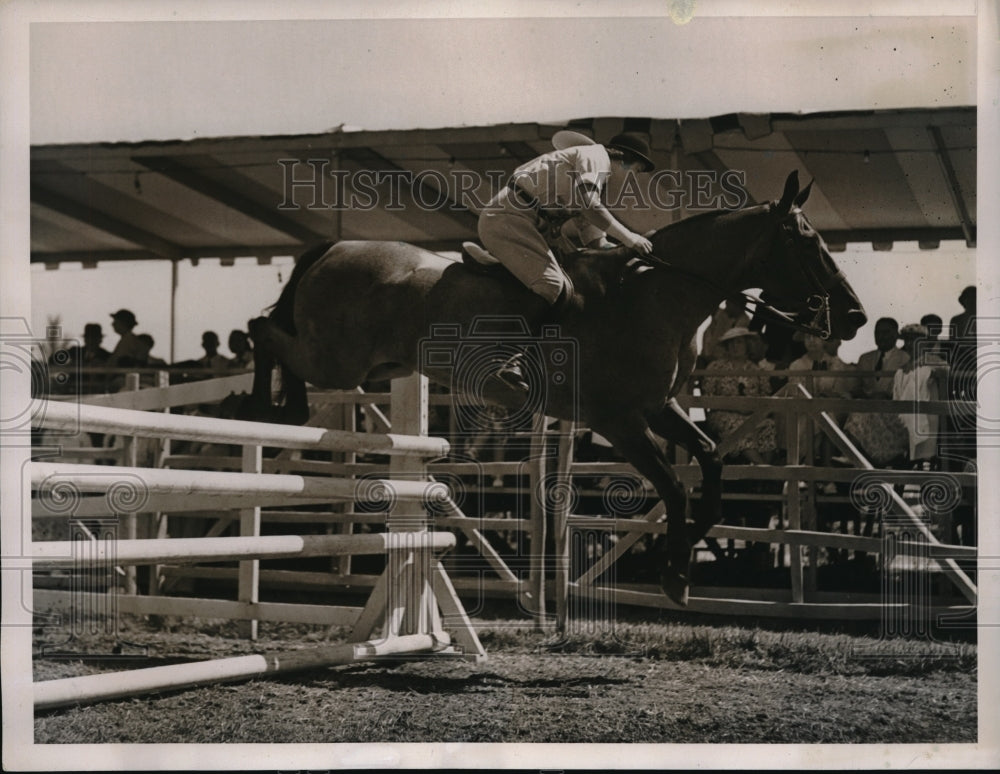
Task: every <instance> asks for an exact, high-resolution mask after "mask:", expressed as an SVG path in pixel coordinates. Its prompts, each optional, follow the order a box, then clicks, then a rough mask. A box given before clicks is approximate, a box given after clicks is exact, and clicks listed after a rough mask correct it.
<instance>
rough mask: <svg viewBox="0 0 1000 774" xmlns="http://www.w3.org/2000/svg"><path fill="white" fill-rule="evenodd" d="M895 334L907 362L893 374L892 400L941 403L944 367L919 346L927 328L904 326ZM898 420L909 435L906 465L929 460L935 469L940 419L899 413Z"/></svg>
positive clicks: (943, 390) (946, 368)
mask: <svg viewBox="0 0 1000 774" xmlns="http://www.w3.org/2000/svg"><path fill="white" fill-rule="evenodd" d="M899 335H900V336H901V337H902V339H903V351H904V352H906V353H907V354H908V355H909V356H910V361H909V362H908V363H906V364H905V365H904V366H903V367H902V368H900V369H899V370H898V371H896V374H895V377H894V380H893V386H892V397H893V399H895V400H906V401H913V402H919V401H928V400H943V399H944V396H945V395H946V389H947V384H948V366H947V364H946V363H945V362H944V361H943V360H941V359H940V358H938V357H936V356H935V355H933V354H932V353H930V352H928V351H927V350H926V349H925V348H924V347H922V346H920V344H921V342H922V341H924V340H925V339H926V338H927V336H928V332H927V328H925V327H924V326H923V325H904V326H903V329H902V330H901V331H900V332H899ZM899 418H900V419H901V420H902V422H903V424H904V425H905V426H906V430H907V432H908V433H909V440H910V443H909V456H910V462H911V463H913V464H916V463H918V462H924V461H929V462H930V463H931V468H932V469H936V468H937V467H938V466H939V465H938V463H939V460H938V455H937V435H938V428H939V426H940V420H941V417H940V416H939V415H937V414H916V413H914V412H912V411H910V412H907V413H904V414H900V417H899Z"/></svg>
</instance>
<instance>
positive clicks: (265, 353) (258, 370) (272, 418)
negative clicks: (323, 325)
mask: <svg viewBox="0 0 1000 774" xmlns="http://www.w3.org/2000/svg"><path fill="white" fill-rule="evenodd" d="M249 329H250V335H251V337H252V338H253V340H254V345H255V347H254V376H253V393H252V396H251V407H252V408H251V409H250V411H248V412H243V413H245V414H247V415H248V416H247V418H255V419H262V420H264V421H268V422H284V423H289V424H302V423H303V422H305V421H306V420H307V419H308V418H309V402H308V398H307V395H306V386H305V381H304V380H303V377H305V378H308V376H307V375H305V374H304V373H303V371H302V370H301V367H300V365H299V363H298V361H300V360H301V353H300V352H299V351H298V350H299V349H300V344H299V341H298V337H296V336H291V335H289V334H288V333H286V332H285V331H283V330H281V328H279V327H278V326H277V325H276V324H275V323H274V322H273V321H272V320H269V319H267V318H266V317H258V318H256V319H254V320H251V321H250V325H249ZM276 364H280V365H281V366H282V369H281V371H282V391H283V392H284V398H285V400H284V405H283V406H281V407H277V408H276V407H275V406H273V405H272V403H271V375H272V371H273V369H274V366H275V365H276Z"/></svg>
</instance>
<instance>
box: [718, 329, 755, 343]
mask: <svg viewBox="0 0 1000 774" xmlns="http://www.w3.org/2000/svg"><path fill="white" fill-rule="evenodd" d="M756 335H757V334H756V333H754V332H753V331H752V330H750V329H749V328H745V327H744V326H742V325H737V326H736V327H735V328H730V329H729V330H728V331H726V332H725V333H723V334H722V335H721V336H719V343H720V344H725V343H726V342H727V341H732V340H733V339H738V338H741V337H743V336H756Z"/></svg>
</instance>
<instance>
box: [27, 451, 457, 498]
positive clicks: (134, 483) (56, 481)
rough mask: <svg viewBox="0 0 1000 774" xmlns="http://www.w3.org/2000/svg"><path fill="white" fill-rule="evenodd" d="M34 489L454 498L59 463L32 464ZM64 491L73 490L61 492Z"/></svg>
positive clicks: (431, 489) (284, 477) (294, 480)
mask: <svg viewBox="0 0 1000 774" xmlns="http://www.w3.org/2000/svg"><path fill="white" fill-rule="evenodd" d="M31 484H32V486H33V487H36V488H38V489H39V492H40V494H41V495H42V496H45V495H46V494H47V493H50V494H51V496H52V497H60V496H62V495H64V494H68V495H70V496H72V494H74V493H78V492H106V493H109V495H111V496H112V497H113V496H114V493H115V492H117V494H118V496H120V497H123V498H132V497H137V498H140V499H141V498H143V497H146V496H148V495H159V494H175V495H212V496H218V497H241V496H245V497H249V498H253V497H260V496H264V495H267V496H270V495H282V496H288V497H297V498H307V499H319V500H325V499H329V500H356V499H360V500H364V499H371V500H387V501H397V500H398V501H407V502H413V501H416V502H421V503H427V504H437V503H440V504H444V503H446V502H447V501H448V497H449V493H448V487H447V486H445V485H444V484H440V483H434V482H430V483H428V482H423V481H389V480H387V479H359V480H353V481H352V480H349V479H336V478H320V477H309V476H296V475H291V474H285V473H220V472H218V471H208V470H164V469H161V468H131V467H129V468H126V467H109V466H107V465H74V464H70V463H58V462H33V463H31ZM63 486H65V487H67V488H68V490H69V491H68V492H67V490H66V489H60V487H63ZM74 490H75V492H74ZM60 493H62V494H60ZM132 510H135V509H134V508H133V509H132Z"/></svg>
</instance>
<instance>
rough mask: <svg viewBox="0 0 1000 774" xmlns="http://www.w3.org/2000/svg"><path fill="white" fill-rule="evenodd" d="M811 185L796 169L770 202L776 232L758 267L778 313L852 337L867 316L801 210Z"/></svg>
mask: <svg viewBox="0 0 1000 774" xmlns="http://www.w3.org/2000/svg"><path fill="white" fill-rule="evenodd" d="M811 188H812V183H810V184H809V185H807V186H806V187H805V188H803V189H802V190H801V191H800V190H799V177H798V173H797V172H792V173H791V174H790V175H789V176H788V179H787V180H786V181H785V190H784V193H783V194H782V196H781V199H780V200H778V201H777V202H772V203H771V204H770V205H769V212H770V215H771V217H772V218H773V219H774V227H775V229H776V237H775V239H774V240H773V242H772V243H771V245H770V247H769V248H764V251H763V259H762V260H761V261H760V263H759V264H758V266H757V269H758V272H756V273H757V275H758V279H759V282H760V287H761V288H762V289H763V290H764V300H765V301H766V302H767V303H768V304H769V305H770V306H771V307H776V308H777V310H778V313H779V314H780V316H782V317H784V318H785V319H786V320H790V321H791V322H792V323H794V325H795V326H796V327H798V328H801V329H803V330H806V331H808V332H811V333H815V334H816V335H819V336H820V337H822V338H830V337H833V338H838V339H844V340H847V339H852V338H854V335H855V334H856V333H857V331H858V329H859V328H860V327H861V326H862V325H864V324H865V322H866V321H867V319H868V317H867V315H866V314H865V310H864V307H863V306H862V304H861V301H860V300H859V299H858V296H857V294H856V293H855V292H854V289H853V288H852V287H851V286H850V284H849V283H848V282H847V279H846V278H845V277H844V275H843V273H842V272H841V271H840V269H838V268H837V265H836V264H835V263H834V261H833V258H832V257H831V256H830V251H829V250H827V248H826V244H825V243H824V242H823V238H822V237H821V236H820V235H819V234H818V233H817V232H816V230H815V229H814V228H813V227H812V225H811V224H810V223H809V221H808V219H807V218H806V216H805V215H804V214H803V213H802V209H801V207H802V205H803V204H804V203H805V201H806V199H807V198H808V197H809V191H810V189H811ZM771 311H772V312H773V311H776V310H775V309H772V310H771Z"/></svg>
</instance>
